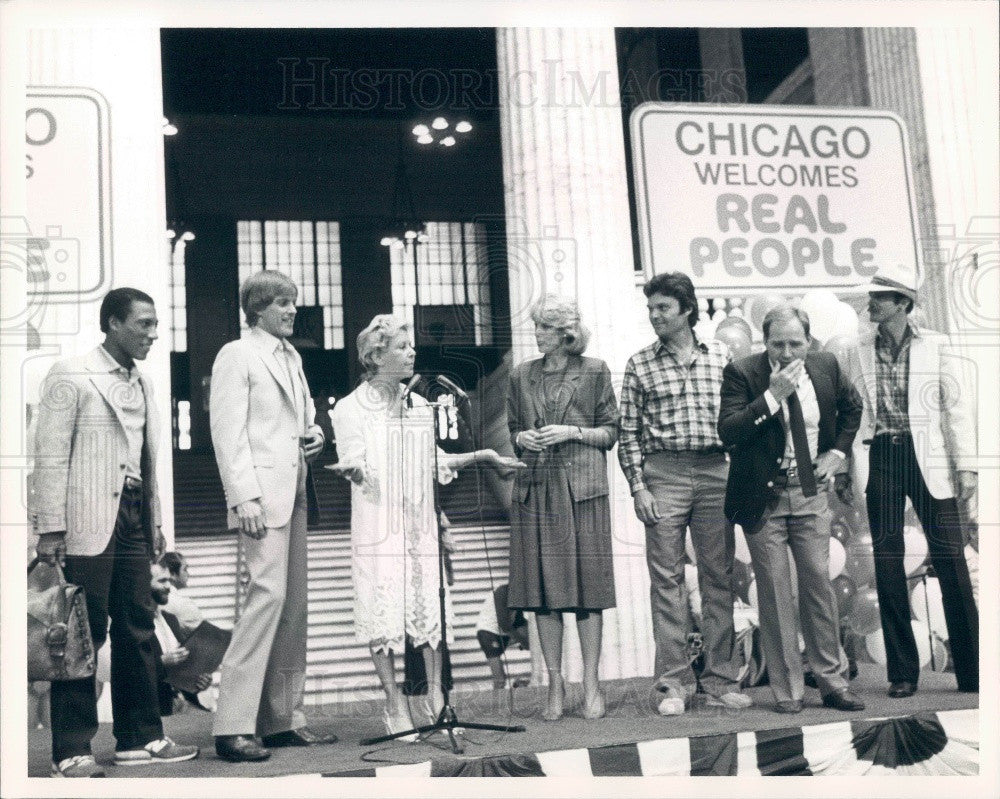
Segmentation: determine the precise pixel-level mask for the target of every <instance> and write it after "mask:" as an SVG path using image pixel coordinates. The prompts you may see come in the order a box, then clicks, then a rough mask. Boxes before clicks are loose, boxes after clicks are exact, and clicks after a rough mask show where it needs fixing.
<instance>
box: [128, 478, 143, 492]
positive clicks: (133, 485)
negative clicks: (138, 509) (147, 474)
mask: <svg viewBox="0 0 1000 799" xmlns="http://www.w3.org/2000/svg"><path fill="white" fill-rule="evenodd" d="M141 489H142V480H140V479H139V478H138V477H130V476H129V475H126V476H125V487H124V490H125V491H140V490H141Z"/></svg>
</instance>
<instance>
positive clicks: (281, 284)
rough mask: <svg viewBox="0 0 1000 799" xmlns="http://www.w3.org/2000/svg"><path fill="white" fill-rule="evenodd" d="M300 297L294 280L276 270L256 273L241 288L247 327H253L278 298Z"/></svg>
mask: <svg viewBox="0 0 1000 799" xmlns="http://www.w3.org/2000/svg"><path fill="white" fill-rule="evenodd" d="M298 296H299V290H298V287H297V286H296V285H295V284H294V283H293V282H292V279H291V278H290V277H288V276H287V275H283V274H282V273H281V272H277V271H275V270H274V269H264V270H262V271H260V272H254V273H253V274H252V275H250V277H248V278H247V279H246V280H244V281H243V285H242V286H240V306H241V307H242V308H243V313H245V314H246V317H247V325H248V326H249V327H253V326H254V325H256V324H257V319H258V317H259V314H260V312H261V311H263V310H264V309H265V308H266V307H267V306H268V305H270V304H271V303H272V302H274V301H275V300H276V299H277V298H278V297H291V298H292V299H293V300H294V299H296V298H297V297H298Z"/></svg>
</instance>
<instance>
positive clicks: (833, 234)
mask: <svg viewBox="0 0 1000 799" xmlns="http://www.w3.org/2000/svg"><path fill="white" fill-rule="evenodd" d="M631 132H632V146H633V150H634V169H635V191H636V205H637V210H638V220H639V237H640V241H641V244H642V262H643V267H644V268H645V270H646V272H647V274H650V275H653V274H657V273H659V272H670V271H681V272H685V273H687V274H688V275H689V276H690V277H691V279H692V281H693V282H694V284H695V286H696V287H697V288H699V289H701V290H704V291H706V292H709V293H714V294H733V293H738V294H752V293H756V292H762V291H775V290H778V291H788V290H795V289H814V288H828V289H837V288H843V287H846V286H852V285H856V284H858V283H862V282H864V281H865V280H867V279H868V278H870V277H871V276H872V275H873V274H875V271H876V269H879V268H881V269H882V270H883V271H885V270H887V269H891V271H892V272H894V273H896V274H899V273H909V274H916V275H918V276H919V274H920V264H919V257H920V256H919V247H918V236H919V232H918V225H917V215H916V207H915V203H914V195H913V181H912V179H911V177H910V171H909V158H908V155H907V144H906V132H905V129H904V127H903V122H902V120H900V119H899V117H897V116H895V115H893V114H890V113H888V112H886V111H875V110H872V111H866V110H864V109H830V108H806V107H789V106H781V107H776V106H718V105H704V104H685V103H644V104H643V105H640V106H639V107H638V108H636V110H635V111H634V112H633V114H632V120H631Z"/></svg>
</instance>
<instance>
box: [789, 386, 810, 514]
mask: <svg viewBox="0 0 1000 799" xmlns="http://www.w3.org/2000/svg"><path fill="white" fill-rule="evenodd" d="M788 426H789V427H790V428H791V431H792V446H793V447H794V448H795V465H796V466H797V467H798V469H799V482H800V483H801V485H802V495H803V496H806V497H814V496H816V475H815V474H814V473H813V466H812V456H811V455H810V454H809V438H808V436H806V420H805V418H804V417H803V416H802V403H801V402H799V395H798V394H797V393H796V392H794V391H793V392H792V393H791V394H789V395H788Z"/></svg>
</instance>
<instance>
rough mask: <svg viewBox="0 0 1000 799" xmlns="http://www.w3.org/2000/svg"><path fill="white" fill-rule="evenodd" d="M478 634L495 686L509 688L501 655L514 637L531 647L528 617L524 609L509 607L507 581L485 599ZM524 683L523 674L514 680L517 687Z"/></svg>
mask: <svg viewBox="0 0 1000 799" xmlns="http://www.w3.org/2000/svg"><path fill="white" fill-rule="evenodd" d="M476 638H477V639H478V641H479V648H480V649H482V650H483V654H484V655H486V662H487V663H488V664H489V666H490V676H491V677H492V678H493V688H494V689H496V690H500V689H502V688H506V687H507V672H506V671H505V670H504V664H503V660H502V659H501V657H500V656H501V655H503V653H504V652H506V651H507V647H508V646H509V645H510V643H511V639H513V641H514V643H516V644H517V645H518V646H519V647H520V648H521V649H525V650H527V649H528V648H529V643H528V620H527V619H526V618H525V616H524V612H523V611H520V610H513V609H510V608H508V607H507V583H502V584H500V585H498V586H497V587H496V590H494V591H492V592H491V593H489V594H487V596H486V597H485V598H484V599H483V603H482V605H481V606H480V608H479V615H478V616H477V617H476ZM520 684H522V683H521V678H518V679H516V680H514V687H515V688H516V687H518V686H519V685H520Z"/></svg>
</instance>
